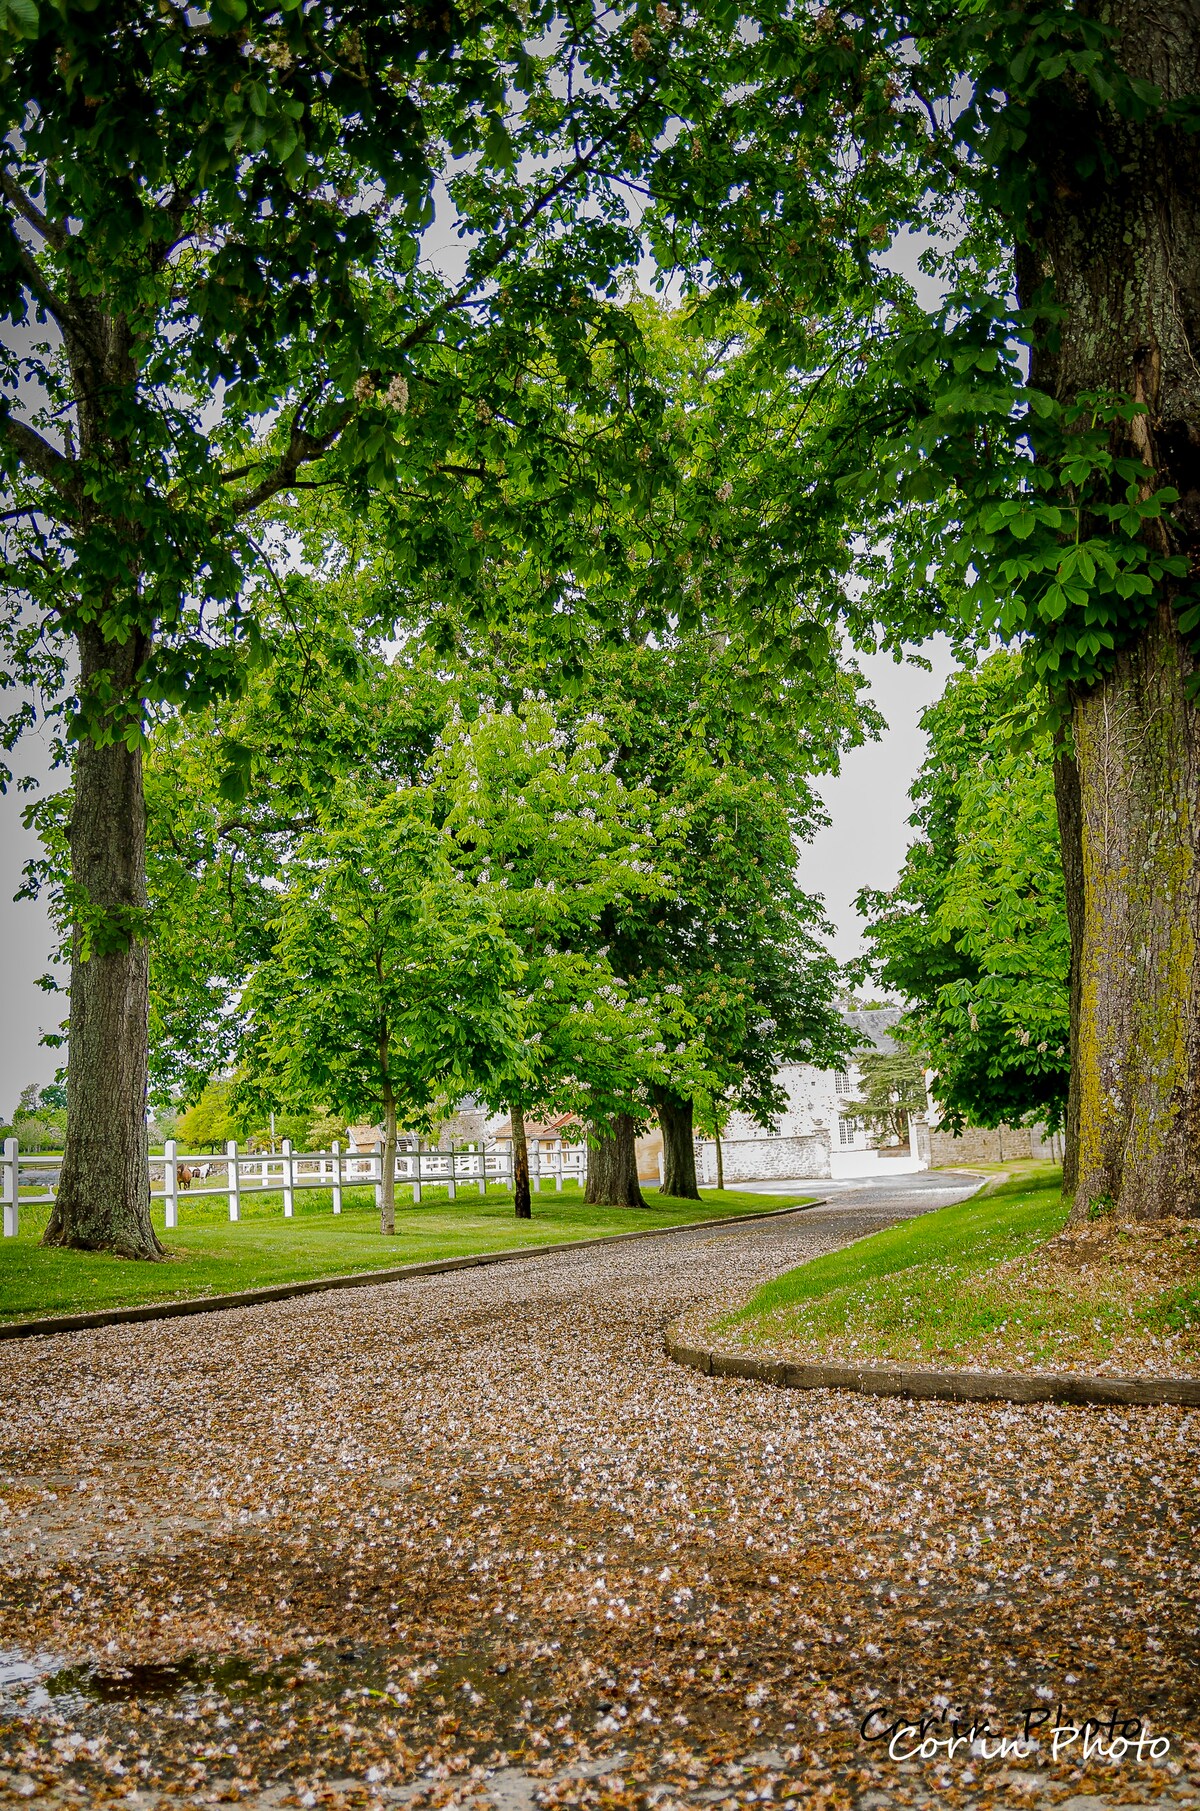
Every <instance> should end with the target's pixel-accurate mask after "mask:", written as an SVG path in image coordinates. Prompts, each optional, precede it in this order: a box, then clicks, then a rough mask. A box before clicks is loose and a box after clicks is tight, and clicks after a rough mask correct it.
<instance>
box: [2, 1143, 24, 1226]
mask: <svg viewBox="0 0 1200 1811" xmlns="http://www.w3.org/2000/svg"><path fill="white" fill-rule="evenodd" d="M20 1224H21V1169H20V1163H19V1160H18V1155H17V1141H16V1139H15V1138H6V1139H5V1140H4V1237H5V1238H6V1239H15V1238H16V1236H17V1232H18V1229H19V1227H20Z"/></svg>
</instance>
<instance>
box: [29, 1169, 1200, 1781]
mask: <svg viewBox="0 0 1200 1811" xmlns="http://www.w3.org/2000/svg"><path fill="white" fill-rule="evenodd" d="M966 1192H968V1189H967V1187H966V1186H965V1185H964V1184H963V1182H962V1180H961V1179H954V1178H947V1177H940V1178H928V1177H926V1178H913V1179H911V1182H910V1181H908V1180H907V1179H906V1181H905V1183H904V1184H903V1185H895V1184H893V1185H890V1186H889V1187H885V1188H878V1187H876V1188H871V1187H860V1188H856V1189H841V1190H837V1191H834V1192H833V1194H832V1199H831V1204H830V1206H829V1207H827V1208H823V1209H817V1210H810V1211H808V1212H805V1213H798V1214H797V1215H795V1216H794V1217H791V1218H788V1219H786V1220H781V1221H775V1222H767V1223H761V1222H760V1223H758V1224H756V1225H753V1226H746V1227H726V1228H720V1229H716V1230H713V1229H703V1230H701V1231H699V1232H697V1233H695V1234H688V1235H675V1236H673V1237H669V1238H664V1239H662V1240H647V1241H645V1242H637V1243H634V1244H624V1245H617V1246H613V1247H609V1248H600V1249H595V1248H593V1249H591V1250H588V1251H586V1252H576V1253H572V1252H570V1251H569V1250H568V1251H564V1252H563V1253H561V1254H555V1255H554V1256H553V1257H548V1258H542V1259H535V1260H531V1261H529V1262H528V1263H524V1264H520V1265H511V1266H505V1267H503V1268H499V1269H494V1270H482V1271H479V1270H475V1271H468V1272H464V1273H458V1274H451V1275H448V1276H440V1277H430V1278H426V1279H422V1280H415V1281H409V1282H405V1283H399V1284H387V1285H380V1286H378V1287H372V1288H368V1289H362V1290H355V1291H352V1292H350V1293H348V1294H346V1295H337V1296H318V1297H312V1298H304V1299H301V1300H298V1301H293V1302H286V1303H279V1304H271V1305H269V1306H257V1307H254V1308H248V1309H238V1310H234V1311H231V1312H229V1313H225V1314H214V1315H201V1316H196V1317H194V1318H191V1319H187V1320H181V1321H172V1322H164V1323H161V1324H158V1325H139V1326H133V1327H120V1328H107V1329H104V1330H102V1331H97V1332H89V1333H84V1334H76V1335H72V1336H64V1337H60V1338H55V1339H46V1340H30V1341H27V1342H23V1343H22V1344H21V1346H20V1347H19V1348H16V1349H15V1350H14V1351H13V1352H12V1353H11V1355H10V1356H9V1365H8V1370H7V1377H6V1383H5V1394H4V1409H3V1411H2V1414H0V1423H2V1433H0V1438H2V1441H3V1445H2V1447H0V1494H2V1497H3V1503H2V1504H0V1508H2V1509H3V1510H4V1512H5V1513H3V1514H0V1526H2V1528H3V1539H4V1549H3V1551H4V1578H3V1595H2V1599H0V1647H4V1648H7V1649H8V1650H10V1652H9V1655H8V1660H9V1668H8V1671H9V1678H10V1682H9V1684H8V1685H7V1687H5V1686H4V1683H3V1681H4V1667H3V1664H2V1662H0V1697H3V1699H4V1701H6V1703H7V1710H8V1715H7V1719H6V1720H5V1721H3V1722H2V1723H0V1805H3V1806H8V1805H9V1804H15V1803H21V1804H30V1803H32V1804H37V1805H43V1804H44V1805H47V1806H50V1805H53V1806H55V1807H57V1806H59V1805H65V1804H76V1805H89V1804H96V1803H104V1802H108V1801H109V1800H110V1799H112V1800H119V1801H123V1802H124V1803H126V1804H127V1805H129V1806H131V1807H133V1806H138V1807H142V1806H146V1807H149V1806H155V1805H163V1806H167V1805H170V1806H182V1805H193V1804H195V1805H201V1804H210V1803H217V1802H234V1801H238V1802H242V1803H248V1804H251V1805H254V1806H267V1805H272V1806H274V1805H288V1804H296V1805H302V1806H309V1805H326V1804H328V1805H332V1804H345V1805H359V1806H368V1805H370V1806H384V1805H390V1804H412V1805H416V1806H425V1805H443V1804H458V1803H462V1804H471V1805H473V1806H477V1807H478V1808H479V1811H532V1808H533V1807H534V1806H535V1805H557V1804H563V1805H574V1804H584V1805H598V1806H600V1807H612V1808H613V1811H623V1808H625V1807H628V1808H630V1811H633V1808H634V1807H637V1808H638V1811H640V1808H641V1807H643V1806H646V1807H648V1806H658V1807H661V1808H662V1811H677V1808H678V1807H679V1806H682V1805H688V1806H702V1805H720V1806H722V1807H727V1808H728V1811H733V1807H734V1806H735V1805H745V1804H749V1803H767V1802H771V1801H772V1800H774V1801H782V1800H784V1799H788V1798H791V1799H792V1800H793V1801H794V1802H795V1803H797V1804H798V1805H802V1806H804V1807H807V1806H809V1805H821V1806H825V1805H829V1806H834V1807H841V1806H845V1807H849V1806H856V1807H861V1811H874V1808H875V1807H885V1806H891V1805H902V1804H916V1805H939V1806H940V1805H955V1806H957V1805H975V1806H978V1807H981V1808H983V1807H988V1808H990V1807H993V1806H995V1807H999V1806H1010V1805H1017V1804H1021V1805H1035V1806H1040V1805H1043V1804H1045V1805H1050V1804H1062V1805H1066V1806H1068V1807H1070V1811H1102V1807H1105V1806H1108V1805H1110V1804H1117V1803H1123V1804H1126V1805H1134V1804H1137V1805H1156V1806H1167V1805H1177V1804H1196V1803H1200V1749H1198V1748H1197V1746H1196V1737H1197V1735H1200V1718H1198V1716H1197V1708H1196V1699H1197V1685H1198V1682H1200V1639H1198V1632H1197V1630H1198V1625H1197V1616H1196V1607H1197V1595H1198V1591H1197V1586H1198V1582H1200V1563H1198V1560H1200V1556H1198V1554H1197V1546H1196V1527H1197V1494H1196V1487H1195V1471H1196V1444H1197V1433H1198V1432H1200V1415H1198V1414H1197V1412H1196V1411H1189V1410H1182V1409H1171V1408H1152V1409H1137V1410H1111V1409H1108V1410H1095V1409H1090V1410H1089V1409H1069V1408H1062V1407H1051V1406H1039V1407H1033V1408H1021V1409H1016V1408H1013V1407H1009V1406H1004V1405H971V1406H965V1407H963V1406H956V1405H951V1404H945V1403H936V1404H935V1403H912V1402H906V1401H897V1400H890V1399H880V1398H868V1397H856V1396H850V1395H839V1394H836V1393H834V1392H824V1391H821V1392H814V1393H812V1394H809V1393H807V1392H793V1391H779V1390H774V1389H771V1388H769V1387H767V1386H763V1385H760V1384H753V1383H742V1382H736V1381H729V1380H716V1379H710V1378H704V1377H701V1376H698V1375H697V1374H695V1373H693V1372H689V1371H685V1370H683V1369H681V1368H679V1367H678V1366H675V1365H672V1364H671V1363H670V1362H669V1361H668V1360H667V1359H666V1358H665V1356H664V1355H663V1352H662V1331H663V1328H664V1326H665V1324H666V1323H667V1321H668V1320H671V1319H673V1318H674V1317H676V1316H677V1315H679V1314H680V1313H682V1312H684V1311H686V1310H688V1309H690V1308H697V1307H701V1306H704V1305H712V1306H714V1307H715V1306H716V1305H717V1304H719V1303H721V1302H724V1301H726V1300H731V1299H733V1298H735V1297H737V1296H739V1295H744V1294H745V1293H746V1292H747V1291H749V1290H750V1289H752V1288H753V1287H754V1286H755V1285H756V1284H757V1283H759V1282H761V1281H762V1280H764V1279H765V1278H766V1277H768V1276H770V1275H772V1274H775V1273H776V1272H778V1271H779V1270H781V1269H784V1268H786V1267H788V1266H790V1265H793V1264H795V1263H797V1262H801V1261H803V1260H804V1259H805V1258H808V1257H812V1256H816V1255H817V1254H818V1253H820V1252H823V1251H827V1250H830V1249H832V1248H834V1247H836V1246H838V1245H840V1244H843V1243H845V1242H846V1241H847V1240H848V1239H850V1238H854V1237H857V1236H861V1235H862V1234H863V1233H866V1232H869V1231H871V1230H874V1228H875V1227H877V1226H878V1225H880V1224H882V1223H884V1222H886V1220H888V1219H892V1218H896V1217H899V1216H901V1215H905V1214H908V1213H911V1212H914V1211H919V1210H920V1209H921V1208H922V1207H927V1206H928V1207H933V1206H940V1205H944V1204H945V1203H946V1202H947V1201H948V1200H951V1199H954V1198H956V1196H957V1195H959V1194H963V1193H966ZM56 1667H57V1668H58V1670H57V1672H55V1668H56ZM72 1667H73V1668H74V1670H71V1669H72ZM22 1674H23V1675H24V1677H23V1678H22V1677H19V1676H16V1675H22ZM50 1674H53V1675H54V1676H53V1677H47V1675H50ZM1058 1705H1061V1706H1062V1707H1063V1709H1062V1712H1061V1716H1060V1721H1062V1722H1064V1723H1068V1722H1070V1719H1071V1717H1072V1716H1074V1719H1075V1725H1076V1726H1077V1725H1078V1724H1079V1723H1080V1722H1081V1721H1082V1720H1083V1719H1084V1718H1085V1717H1089V1716H1090V1717H1093V1718H1096V1719H1103V1720H1104V1722H1105V1723H1106V1724H1107V1723H1108V1721H1109V1719H1110V1718H1111V1716H1112V1714H1113V1713H1114V1712H1120V1713H1121V1715H1122V1716H1123V1717H1124V1718H1126V1719H1128V1722H1127V1725H1126V1727H1127V1731H1128V1733H1130V1734H1132V1728H1133V1721H1134V1720H1138V1721H1139V1722H1140V1726H1141V1732H1142V1733H1143V1734H1145V1733H1146V1731H1149V1732H1150V1733H1152V1734H1153V1735H1155V1736H1159V1737H1163V1738H1167V1739H1169V1743H1170V1746H1169V1750H1168V1751H1167V1752H1166V1754H1165V1755H1164V1754H1162V1752H1161V1747H1160V1755H1159V1761H1158V1762H1155V1761H1153V1760H1152V1759H1151V1758H1150V1756H1149V1751H1148V1749H1147V1748H1146V1745H1145V1743H1143V1749H1142V1753H1141V1755H1140V1756H1139V1755H1138V1754H1136V1753H1134V1752H1132V1751H1127V1752H1126V1754H1125V1755H1124V1756H1123V1757H1122V1758H1120V1759H1118V1760H1105V1759H1103V1758H1101V1756H1099V1755H1097V1754H1095V1753H1094V1754H1093V1756H1092V1758H1091V1759H1090V1760H1089V1761H1088V1763H1087V1764H1086V1765H1084V1764H1082V1761H1081V1756H1080V1747H1081V1744H1082V1741H1083V1737H1082V1736H1081V1737H1078V1738H1077V1739H1076V1740H1075V1742H1073V1743H1072V1744H1071V1746H1070V1747H1069V1748H1067V1749H1066V1750H1065V1751H1064V1753H1063V1754H1062V1755H1061V1756H1060V1757H1059V1759H1058V1760H1057V1761H1055V1760H1054V1759H1053V1758H1052V1757H1051V1755H1050V1750H1049V1743H1048V1740H1047V1728H1048V1725H1047V1726H1044V1727H1043V1728H1042V1731H1041V1738H1040V1742H1039V1745H1038V1747H1037V1748H1036V1749H1034V1750H1033V1752H1031V1753H1029V1754H1019V1753H1018V1754H1014V1753H1012V1752H1011V1751H1010V1752H1009V1753H1008V1754H1007V1755H998V1754H996V1755H993V1754H991V1753H987V1754H984V1755H979V1754H976V1755H972V1753H971V1752H970V1744H969V1743H960V1745H959V1748H958V1750H957V1751H956V1754H955V1756H954V1758H953V1759H952V1760H948V1759H947V1756H946V1752H945V1749H944V1748H941V1749H939V1750H938V1751H937V1752H936V1754H934V1755H932V1756H931V1757H929V1758H926V1759H917V1760H908V1761H904V1762H898V1761H894V1760H890V1759H889V1758H888V1756H887V1754H886V1749H887V1742H886V1740H884V1741H875V1742H870V1743H868V1742H864V1741H863V1739H862V1738H861V1736H860V1734H859V1724H860V1721H861V1719H862V1718H863V1717H864V1716H865V1715H866V1713H867V1712H868V1711H870V1710H871V1709H872V1707H876V1708H880V1707H887V1712H886V1717H879V1718H877V1719H876V1722H875V1724H874V1725H872V1726H870V1727H872V1729H874V1728H877V1727H878V1726H879V1725H880V1724H881V1723H885V1722H888V1723H890V1722H891V1721H893V1720H895V1719H896V1718H898V1717H899V1718H901V1719H904V1720H907V1719H909V1718H912V1719H914V1720H915V1719H916V1718H918V1717H920V1716H922V1715H924V1716H926V1717H928V1716H930V1715H937V1714H939V1713H944V1714H945V1716H946V1717H948V1716H949V1715H950V1714H952V1713H953V1712H955V1711H957V1712H960V1713H961V1714H962V1716H963V1717H964V1719H965V1720H966V1721H968V1722H969V1721H970V1720H971V1718H972V1717H974V1718H975V1720H976V1721H977V1722H981V1721H982V1720H983V1719H984V1718H985V1717H986V1719H987V1721H988V1722H989V1724H990V1728H991V1731H992V1735H991V1736H989V1737H988V1741H989V1743H992V1746H994V1745H995V1743H994V1741H993V1737H995V1738H999V1737H1008V1738H1010V1739H1011V1738H1014V1737H1017V1736H1019V1735H1020V1734H1021V1731H1022V1726H1023V1723H1024V1721H1025V1717H1026V1713H1027V1711H1031V1710H1032V1711H1034V1712H1035V1714H1036V1715H1037V1716H1039V1717H1040V1716H1042V1714H1043V1713H1044V1712H1053V1711H1054V1708H1055V1707H1056V1706H1058ZM928 1733H929V1735H930V1737H931V1738H936V1739H940V1740H942V1741H944V1740H945V1738H946V1736H948V1735H950V1734H951V1733H952V1731H951V1729H950V1727H949V1725H948V1723H947V1722H946V1721H945V1720H943V1721H942V1722H940V1723H938V1724H936V1725H934V1726H931V1728H930V1729H929V1731H928ZM1093 1734H1094V1731H1093ZM1107 1741H1108V1738H1107V1736H1105V1737H1104V1743H1105V1745H1107ZM910 1745H911V1744H910Z"/></svg>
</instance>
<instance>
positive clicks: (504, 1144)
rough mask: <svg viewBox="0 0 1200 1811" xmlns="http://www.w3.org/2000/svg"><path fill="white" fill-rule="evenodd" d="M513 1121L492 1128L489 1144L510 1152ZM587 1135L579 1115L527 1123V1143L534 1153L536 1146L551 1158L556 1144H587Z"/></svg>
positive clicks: (531, 1120) (559, 1115) (562, 1114)
mask: <svg viewBox="0 0 1200 1811" xmlns="http://www.w3.org/2000/svg"><path fill="white" fill-rule="evenodd" d="M512 1137H513V1134H512V1120H511V1119H505V1120H503V1121H502V1122H501V1123H500V1124H499V1125H498V1126H495V1127H493V1128H492V1130H491V1131H490V1133H489V1135H488V1143H489V1144H494V1145H499V1146H500V1147H501V1149H502V1150H508V1149H509V1148H510V1147H511V1145H512ZM586 1139H587V1133H586V1131H585V1129H584V1124H583V1121H582V1120H581V1119H580V1117H579V1115H578V1113H559V1114H557V1115H556V1116H555V1117H554V1118H553V1119H527V1120H526V1121H525V1143H526V1145H527V1147H528V1148H529V1150H531V1151H532V1149H533V1147H534V1145H537V1146H539V1147H540V1149H541V1152H542V1155H543V1156H545V1157H549V1156H550V1155H551V1154H552V1152H553V1150H554V1147H555V1145H556V1144H569V1145H577V1144H583V1143H585V1142H586Z"/></svg>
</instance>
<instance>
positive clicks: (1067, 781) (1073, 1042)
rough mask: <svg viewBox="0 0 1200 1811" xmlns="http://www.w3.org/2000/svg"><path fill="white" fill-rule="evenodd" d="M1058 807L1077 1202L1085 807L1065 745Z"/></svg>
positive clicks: (1068, 1182)
mask: <svg viewBox="0 0 1200 1811" xmlns="http://www.w3.org/2000/svg"><path fill="white" fill-rule="evenodd" d="M1054 802H1055V806H1056V809H1057V815H1058V841H1059V847H1060V849H1061V851H1062V867H1063V881H1064V886H1065V892H1066V901H1067V928H1068V931H1069V934H1070V942H1071V972H1070V980H1069V986H1070V1064H1071V1069H1070V1075H1069V1077H1068V1082H1067V1117H1066V1124H1065V1126H1064V1128H1063V1180H1062V1185H1063V1193H1064V1195H1070V1196H1072V1197H1073V1196H1074V1194H1075V1190H1076V1187H1077V1185H1078V1181H1079V995H1080V986H1079V974H1080V963H1081V961H1082V957H1083V923H1084V910H1083V901H1084V887H1083V803H1082V800H1081V798H1080V795H1079V768H1078V766H1077V765H1076V762H1075V757H1074V755H1073V754H1072V753H1071V751H1070V750H1069V749H1068V748H1067V747H1066V746H1065V739H1064V741H1062V742H1060V744H1059V746H1058V747H1057V748H1056V750H1055V754H1054Z"/></svg>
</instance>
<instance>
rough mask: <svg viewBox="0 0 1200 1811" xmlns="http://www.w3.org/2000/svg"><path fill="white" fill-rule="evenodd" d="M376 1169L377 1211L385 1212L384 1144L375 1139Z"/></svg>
mask: <svg viewBox="0 0 1200 1811" xmlns="http://www.w3.org/2000/svg"><path fill="white" fill-rule="evenodd" d="M374 1149H375V1170H376V1174H377V1175H378V1178H379V1180H378V1181H377V1182H376V1184H375V1212H376V1213H377V1214H381V1213H382V1212H383V1146H382V1145H381V1144H380V1143H379V1141H378V1139H376V1141H375V1146H374Z"/></svg>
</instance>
